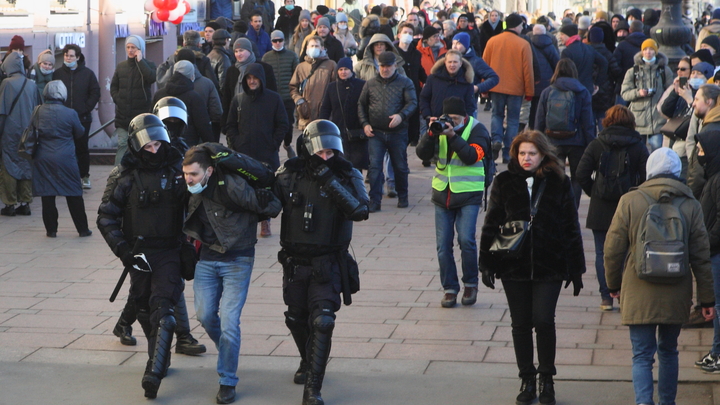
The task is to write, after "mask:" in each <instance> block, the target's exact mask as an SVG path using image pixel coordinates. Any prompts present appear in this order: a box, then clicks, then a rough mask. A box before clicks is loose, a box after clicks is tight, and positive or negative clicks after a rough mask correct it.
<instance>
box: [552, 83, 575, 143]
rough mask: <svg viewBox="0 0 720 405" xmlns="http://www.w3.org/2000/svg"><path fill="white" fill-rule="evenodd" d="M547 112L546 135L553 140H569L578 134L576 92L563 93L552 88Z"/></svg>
mask: <svg viewBox="0 0 720 405" xmlns="http://www.w3.org/2000/svg"><path fill="white" fill-rule="evenodd" d="M546 108H547V111H546V112H545V134H546V135H547V136H549V137H550V138H553V139H568V138H572V137H573V136H575V133H576V132H577V124H578V123H577V117H576V116H575V92H574V91H571V90H568V91H563V90H560V89H558V88H557V87H555V86H550V94H548V99H547V105H546Z"/></svg>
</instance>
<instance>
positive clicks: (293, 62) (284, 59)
mask: <svg viewBox="0 0 720 405" xmlns="http://www.w3.org/2000/svg"><path fill="white" fill-rule="evenodd" d="M262 61H263V62H265V63H267V64H268V65H270V66H271V67H272V70H273V73H275V81H276V83H277V92H278V94H280V97H282V99H283V101H290V100H292V97H291V96H290V88H289V87H288V85H289V84H290V79H292V76H293V73H295V68H297V65H298V64H299V63H300V62H299V61H298V57H297V55H296V54H295V52H293V51H291V50H289V49H287V48H283V49H282V50H280V51H276V50H274V49H273V50H271V51H270V52H268V53H266V54H265V56H263V58H262Z"/></svg>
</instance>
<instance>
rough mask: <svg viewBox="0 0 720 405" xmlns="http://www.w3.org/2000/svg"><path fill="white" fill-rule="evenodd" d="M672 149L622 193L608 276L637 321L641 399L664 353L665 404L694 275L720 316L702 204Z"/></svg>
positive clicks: (648, 396)
mask: <svg viewBox="0 0 720 405" xmlns="http://www.w3.org/2000/svg"><path fill="white" fill-rule="evenodd" d="M681 169H682V164H681V163H680V158H679V157H678V156H677V154H676V153H675V152H674V151H673V150H672V149H669V148H659V149H657V150H656V151H654V152H653V153H652V154H651V155H650V157H649V158H648V161H647V165H646V172H647V181H646V182H645V183H643V184H641V185H640V186H639V187H638V188H637V189H635V190H633V191H630V192H628V193H627V194H625V195H624V196H623V197H622V198H620V203H619V204H618V208H617V210H616V211H615V216H614V217H613V220H612V223H611V225H610V229H609V230H608V233H607V239H606V242H605V277H606V279H607V285H608V289H609V290H610V294H611V295H612V296H613V298H619V299H620V305H621V307H622V323H623V325H629V327H630V341H631V343H632V352H633V370H632V375H633V386H634V389H635V403H636V404H652V403H654V402H653V373H652V369H653V363H654V361H655V360H654V356H655V352H657V354H658V357H659V362H658V363H659V366H660V371H659V375H660V378H659V380H658V394H659V399H660V403H663V404H672V403H675V397H676V394H677V383H678V351H677V340H678V336H679V335H680V328H681V326H682V324H683V323H685V322H687V321H688V317H689V316H688V314H689V313H690V302H691V299H692V293H693V276H694V277H695V279H696V281H697V283H696V285H697V290H698V296H699V298H700V303H701V305H702V307H703V315H704V316H705V318H706V319H708V320H710V319H712V318H713V317H714V316H715V308H714V306H715V296H714V294H713V279H712V272H711V266H710V245H709V242H708V233H707V230H706V228H705V223H704V222H703V212H702V208H701V206H700V203H699V202H698V201H697V200H696V199H695V198H694V197H693V194H692V192H691V191H690V188H689V187H687V186H686V185H685V184H683V182H682V180H681V179H680V177H679V176H680V172H681Z"/></svg>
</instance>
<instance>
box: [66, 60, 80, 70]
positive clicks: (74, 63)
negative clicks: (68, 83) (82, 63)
mask: <svg viewBox="0 0 720 405" xmlns="http://www.w3.org/2000/svg"><path fill="white" fill-rule="evenodd" d="M63 63H64V64H65V66H67V67H69V68H70V69H75V67H76V66H77V61H73V62H63Z"/></svg>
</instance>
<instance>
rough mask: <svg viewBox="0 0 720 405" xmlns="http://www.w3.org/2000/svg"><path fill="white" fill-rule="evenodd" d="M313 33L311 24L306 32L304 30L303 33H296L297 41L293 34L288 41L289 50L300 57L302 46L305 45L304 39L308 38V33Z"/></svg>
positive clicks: (301, 31)
mask: <svg viewBox="0 0 720 405" xmlns="http://www.w3.org/2000/svg"><path fill="white" fill-rule="evenodd" d="M313 31H314V30H313V26H312V24H309V25H308V27H307V29H306V30H304V31H303V30H300V32H299V33H298V36H297V39H295V33H293V35H292V36H291V37H289V41H290V42H289V44H290V47H289V49H291V50H292V51H293V52H295V54H296V55H300V54H301V53H302V52H303V44H304V43H305V38H307V37H308V36H310V33H312V32H313ZM286 38H288V37H286ZM286 41H287V39H286ZM298 58H299V56H298Z"/></svg>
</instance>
